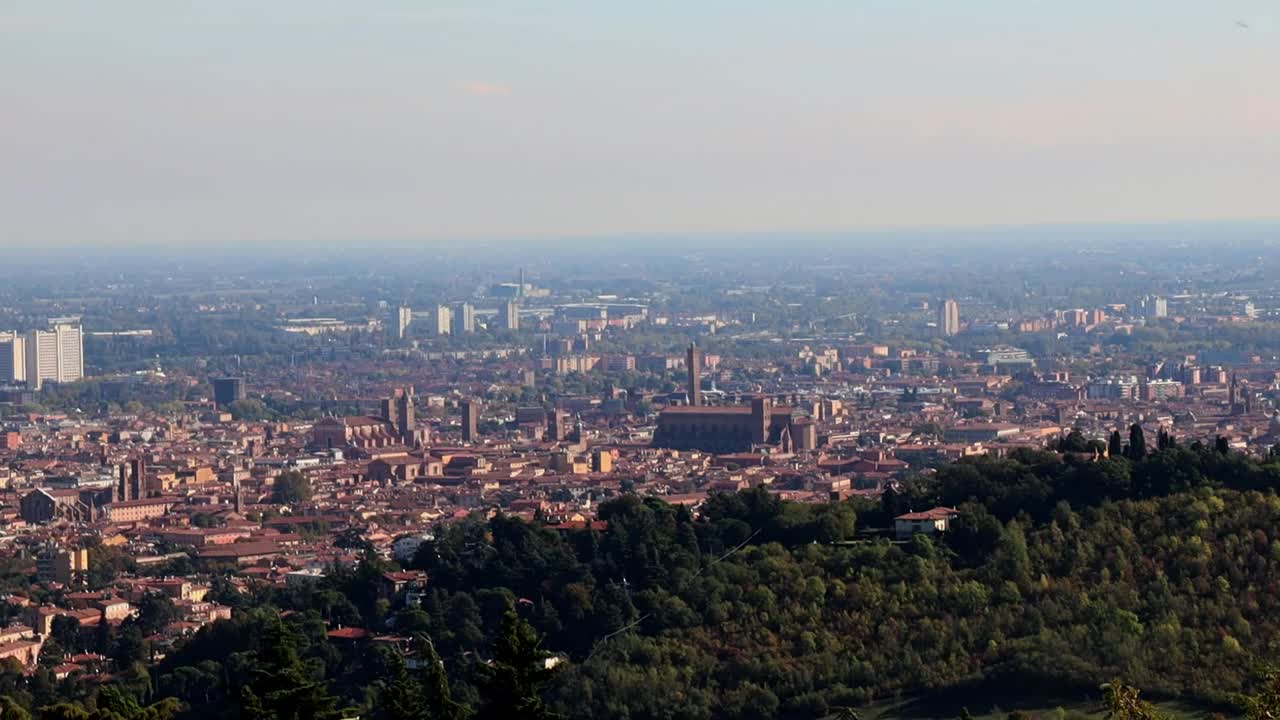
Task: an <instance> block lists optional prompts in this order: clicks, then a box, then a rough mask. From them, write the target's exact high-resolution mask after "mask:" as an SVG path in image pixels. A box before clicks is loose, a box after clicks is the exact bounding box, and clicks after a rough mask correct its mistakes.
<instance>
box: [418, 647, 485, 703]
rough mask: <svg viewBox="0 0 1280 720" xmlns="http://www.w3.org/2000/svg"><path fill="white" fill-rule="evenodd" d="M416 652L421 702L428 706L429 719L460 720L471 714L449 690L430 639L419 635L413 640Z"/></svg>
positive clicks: (440, 663)
mask: <svg viewBox="0 0 1280 720" xmlns="http://www.w3.org/2000/svg"><path fill="white" fill-rule="evenodd" d="M414 646H415V649H416V654H417V656H418V659H419V663H420V664H421V670H420V676H419V685H420V688H421V691H422V695H421V697H422V703H423V705H425V706H426V707H427V708H428V712H427V717H428V718H430V720H462V719H463V718H465V717H467V716H468V715H470V714H471V708H470V707H468V706H466V705H464V704H462V703H459V702H456V701H454V699H453V696H452V694H451V693H450V692H449V678H448V677H446V676H445V672H444V663H443V662H441V661H440V656H439V655H437V654H436V648H435V645H433V644H432V643H431V640H430V639H428V638H426V637H424V636H421V635H419V636H418V637H417V638H415V640H414Z"/></svg>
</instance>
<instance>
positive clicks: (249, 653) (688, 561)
mask: <svg viewBox="0 0 1280 720" xmlns="http://www.w3.org/2000/svg"><path fill="white" fill-rule="evenodd" d="M1132 444H1133V443H1132V442H1131V443H1130V449H1132ZM1157 446H1158V447H1159V449H1158V450H1156V451H1155V452H1154V453H1151V454H1144V455H1142V456H1138V455H1137V454H1136V453H1133V452H1128V453H1122V454H1121V456H1120V457H1112V458H1108V459H1099V460H1096V461H1095V460H1094V458H1093V456H1092V455H1089V454H1088V453H1076V452H1074V451H1071V452H1068V453H1066V454H1065V455H1060V454H1057V453H1048V452H1045V453H1026V452H1024V453H1019V454H1017V455H1015V456H1014V457H1011V458H1008V459H1001V460H995V459H986V458H984V459H978V460H967V461H965V462H961V463H957V464H954V465H950V466H947V467H944V468H942V469H940V470H939V471H938V472H937V473H935V474H933V475H931V476H925V477H921V478H918V479H916V480H913V481H911V482H909V483H906V486H905V488H904V489H903V491H902V492H899V493H891V494H889V495H887V496H886V497H885V498H884V499H883V501H882V502H881V503H879V504H872V503H863V504H861V505H858V504H854V503H853V502H844V503H832V504H827V505H800V504H794V503H788V502H784V501H781V500H779V499H778V498H777V497H776V496H775V495H773V494H771V493H769V492H767V491H766V490H763V489H755V490H750V491H745V492H742V493H738V494H735V495H717V496H713V497H712V498H710V499H709V500H708V502H707V503H706V504H705V505H704V507H703V508H702V512H701V514H700V516H698V517H695V516H694V515H692V514H691V513H690V512H689V511H688V510H687V509H685V508H684V507H680V506H672V505H668V504H666V503H663V502H661V501H660V500H657V499H640V498H638V497H634V496H624V497H622V498H620V499H618V500H615V501H612V502H609V503H606V504H604V505H603V506H601V508H600V510H599V514H600V518H601V519H603V520H606V521H607V523H608V528H607V530H605V531H603V532H598V531H591V530H579V531H568V532H562V533H558V532H556V531H553V530H550V529H547V528H541V527H537V526H534V525H530V524H528V523H525V522H523V521H521V520H518V519H514V518H510V517H505V516H502V515H499V516H497V517H494V518H492V519H491V520H488V521H483V520H480V519H472V520H467V521H464V522H460V523H456V524H453V525H450V526H447V527H442V528H440V530H439V532H438V533H437V538H436V539H435V540H434V541H433V542H430V543H428V544H426V545H424V546H423V548H422V549H421V551H420V552H419V554H418V556H417V557H416V558H415V560H414V563H413V565H414V566H415V567H417V568H419V569H422V570H425V571H427V573H428V574H429V577H430V583H429V589H428V591H427V593H426V595H425V596H424V597H423V599H422V601H421V603H420V604H419V605H411V606H403V605H402V603H401V602H400V601H399V600H397V599H395V598H390V597H386V596H384V595H383V594H382V593H380V592H379V590H378V587H379V579H380V577H381V575H382V573H383V572H385V571H388V570H391V569H394V567H393V566H391V565H390V564H388V563H386V562H385V561H383V560H380V559H379V558H378V557H377V556H376V555H375V554H374V553H372V552H371V551H366V553H365V555H364V558H363V560H362V561H361V562H360V563H359V564H358V565H357V566H355V567H354V568H345V567H340V566H333V567H331V568H329V570H328V571H327V573H326V577H325V579H324V580H323V581H322V582H320V583H318V584H317V585H315V586H309V587H302V588H296V589H273V588H268V587H260V588H258V589H256V590H255V591H254V594H251V595H249V596H245V595H237V594H236V593H235V592H234V591H232V590H230V589H229V588H227V587H226V586H225V584H221V585H220V584H217V583H215V594H216V596H217V597H218V598H219V599H220V600H221V601H223V602H228V603H231V604H234V605H235V606H236V607H237V608H238V610H237V612H236V614H235V616H234V618H233V619H232V620H230V621H221V622H217V623H214V624H212V625H210V626H208V627H206V628H204V629H202V630H201V631H200V632H199V633H197V634H196V635H195V636H194V637H193V638H192V639H191V640H189V641H188V642H186V643H185V644H183V645H182V646H180V647H179V648H178V649H177V650H176V651H175V652H172V653H170V654H169V655H168V656H167V657H166V658H165V659H164V661H163V662H162V663H160V664H159V665H158V666H157V667H156V668H154V670H153V671H152V672H151V673H150V677H147V673H145V672H142V673H141V675H138V670H137V669H136V668H138V667H139V666H137V665H136V663H138V662H139V661H140V660H142V659H144V658H145V655H146V651H147V650H146V640H145V637H146V635H144V633H149V632H151V631H152V629H153V628H154V627H158V624H163V623H164V622H166V621H167V619H168V618H169V617H170V612H171V610H172V608H169V607H166V606H165V605H164V603H161V602H152V603H150V604H148V606H147V607H146V608H145V610H146V612H145V613H144V614H143V615H142V616H140V617H139V618H138V619H136V620H134V621H130V623H129V625H128V627H126V628H122V629H121V631H120V632H119V633H118V635H117V637H115V638H111V639H110V647H111V652H112V656H113V657H115V658H116V662H117V664H118V667H120V668H122V669H124V670H125V672H126V677H128V673H133V675H132V677H135V678H138V679H139V682H137V683H134V684H132V685H127V687H130V688H133V689H132V690H130V692H132V693H133V695H131V697H133V698H134V700H135V702H136V704H137V707H138V708H145V707H146V704H147V703H154V702H157V701H159V700H161V699H166V698H172V699H174V700H176V701H179V702H180V703H181V704H182V705H183V707H185V708H188V709H187V710H186V711H185V714H184V715H183V716H184V717H213V718H219V717H225V718H232V717H252V718H272V719H276V718H295V717H303V716H306V717H327V716H329V714H330V713H332V712H334V711H336V710H337V709H339V708H345V709H346V711H349V712H358V713H360V714H361V715H362V716H364V715H367V716H370V717H375V718H387V719H388V720H399V719H400V718H415V719H418V718H422V719H425V718H432V719H435V718H439V719H440V720H461V718H464V717H467V716H470V715H472V714H474V715H477V716H479V717H510V716H512V713H516V714H518V715H520V716H524V717H551V716H553V715H557V714H558V715H562V716H565V717H570V718H577V717H582V718H586V717H626V718H634V719H639V718H667V717H678V718H815V717H825V716H832V715H836V714H838V713H845V714H848V712H849V709H850V708H853V707H858V706H861V705H864V704H866V703H869V702H871V701H873V700H876V699H880V698H885V697H891V696H897V695H908V694H920V693H926V694H927V693H930V692H934V691H941V690H948V691H950V692H953V693H954V692H955V691H956V690H957V689H960V690H961V691H963V690H964V689H966V688H968V689H969V690H968V691H969V692H978V693H981V692H988V691H989V689H990V688H993V687H1010V686H1017V687H1028V686H1029V687H1037V688H1046V689H1055V688H1056V689H1075V690H1080V689H1085V690H1088V691H1091V692H1094V693H1095V694H1096V693H1097V688H1098V686H1099V684H1100V683H1104V682H1110V681H1112V680H1113V678H1117V677H1119V678H1124V680H1125V682H1131V683H1133V684H1135V685H1137V686H1140V687H1143V688H1145V689H1147V690H1148V691H1150V692H1156V693H1160V694H1167V695H1182V696H1190V697H1198V698H1204V699H1210V700H1215V701H1219V702H1224V701H1228V700H1231V699H1232V698H1233V696H1234V694H1235V693H1239V692H1244V691H1253V690H1254V689H1256V688H1255V687H1254V686H1253V684H1252V682H1253V681H1252V680H1251V678H1252V677H1253V675H1252V674H1251V673H1252V671H1253V669H1254V668H1255V666H1256V664H1257V663H1258V662H1259V661H1269V660H1271V659H1273V658H1274V656H1275V653H1276V651H1277V648H1280V623H1278V622H1277V621H1276V620H1275V618H1276V617H1277V616H1280V597H1278V596H1277V590H1278V589H1280V588H1278V587H1277V583H1280V497H1277V495H1276V493H1275V489H1276V487H1277V486H1280V464H1277V463H1276V461H1275V459H1268V460H1267V461H1266V462H1259V461H1256V460H1252V459H1249V458H1246V457H1244V456H1240V455H1233V454H1230V453H1224V452H1221V451H1220V450H1219V449H1215V448H1208V447H1199V446H1197V447H1194V448H1179V447H1176V446H1175V445H1173V444H1172V443H1171V442H1168V441H1167V439H1165V438H1161V441H1160V442H1159V443H1158V444H1157ZM932 504H953V505H956V506H957V507H958V508H959V511H960V512H959V519H958V520H957V522H956V524H955V527H953V529H952V531H951V532H949V533H948V534H947V535H946V536H944V537H942V538H939V539H930V538H928V537H925V536H916V537H914V538H912V539H910V540H909V541H906V542H894V541H892V540H890V539H888V538H884V537H877V536H875V535H874V534H864V535H858V534H857V533H856V532H855V530H856V527H855V523H856V524H860V525H865V526H872V527H885V526H886V523H887V521H888V520H889V519H890V518H891V516H892V515H893V514H895V513H897V512H899V511H901V510H902V509H903V508H904V507H905V506H911V507H917V508H919V507H927V506H931V505H932ZM277 608H280V609H284V610H288V611H290V612H287V613H285V614H284V616H283V617H281V613H280V612H279V611H278V610H277ZM352 626H355V627H364V628H369V629H371V630H373V631H374V632H375V633H380V634H394V635H397V636H401V637H403V638H408V639H409V640H408V641H407V642H408V645H405V643H401V644H400V645H399V646H397V645H395V643H387V642H374V641H372V640H370V639H359V638H356V639H339V638H335V637H330V636H329V635H328V633H327V631H328V630H330V629H332V628H334V627H352ZM58 634H59V635H64V636H66V638H68V640H66V641H67V642H70V641H71V640H69V638H74V637H75V632H74V629H73V628H67V627H60V628H58ZM405 652H407V653H408V654H407V655H405V654H404V653H405ZM548 653H559V654H560V655H561V656H562V657H563V658H564V660H565V662H563V663H561V665H560V666H559V667H557V668H556V669H555V670H554V671H552V670H549V669H548V668H547V663H546V662H545V660H546V659H547V658H548V657H549V655H548ZM410 661H412V665H410ZM130 668H134V669H133V670H130ZM9 677H10V676H7V675H3V676H0V685H2V686H3V687H5V688H14V690H13V691H12V692H10V691H8V690H6V692H9V694H10V695H12V696H13V697H15V698H17V699H19V700H21V701H22V704H23V705H25V706H26V707H28V708H39V707H41V706H42V705H48V704H51V702H49V700H57V699H59V698H64V699H68V700H78V701H81V702H84V703H92V702H94V694H93V693H92V691H91V690H89V689H86V688H83V687H78V686H75V685H72V684H71V683H72V680H67V681H64V683H63V687H53V686H51V687H49V688H46V689H44V690H41V691H40V694H39V695H38V696H36V695H34V694H33V693H32V692H31V690H30V689H22V688H20V687H17V686H15V685H14V682H13V680H12V679H7V678H9ZM42 682H43V681H42ZM19 685H20V683H19ZM27 686H28V688H29V687H30V683H28V684H27ZM1116 687H1122V686H1119V685H1117V686H1116ZM98 697H99V698H100V697H101V694H100V693H99V694H98ZM1125 697H1128V696H1125ZM38 698H44V699H45V700H40V699H38ZM1122 699H1123V698H1122ZM98 703H99V704H100V703H101V700H100V699H99V700H98ZM1135 707H1138V706H1135ZM211 708H212V709H211ZM50 717H53V716H52V715H50Z"/></svg>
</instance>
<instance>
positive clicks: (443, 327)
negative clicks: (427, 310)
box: [433, 305, 453, 335]
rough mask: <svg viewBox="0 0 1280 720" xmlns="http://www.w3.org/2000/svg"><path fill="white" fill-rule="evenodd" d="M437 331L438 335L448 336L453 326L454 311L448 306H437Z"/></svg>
mask: <svg viewBox="0 0 1280 720" xmlns="http://www.w3.org/2000/svg"><path fill="white" fill-rule="evenodd" d="M434 325H435V327H434V328H433V329H434V330H435V334H436V335H448V334H449V331H450V330H451V329H452V327H451V326H452V325H453V311H452V310H450V309H449V306H448V305H437V306H436V311H435V323H434Z"/></svg>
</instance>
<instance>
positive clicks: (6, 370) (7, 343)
mask: <svg viewBox="0 0 1280 720" xmlns="http://www.w3.org/2000/svg"><path fill="white" fill-rule="evenodd" d="M26 381H27V339H26V338H25V337H23V336H22V335H20V334H18V333H16V332H0V383H24V382H26Z"/></svg>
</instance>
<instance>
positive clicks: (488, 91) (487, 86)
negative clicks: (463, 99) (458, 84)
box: [463, 82, 511, 97]
mask: <svg viewBox="0 0 1280 720" xmlns="http://www.w3.org/2000/svg"><path fill="white" fill-rule="evenodd" d="M463 90H464V91H465V92H466V93H467V94H468V95H473V96H475V97H500V96H503V95H510V94H511V88H510V86H507V85H500V84H498V83H487V82H469V83H467V84H466V87H464V88H463Z"/></svg>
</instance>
